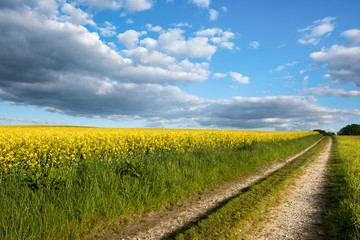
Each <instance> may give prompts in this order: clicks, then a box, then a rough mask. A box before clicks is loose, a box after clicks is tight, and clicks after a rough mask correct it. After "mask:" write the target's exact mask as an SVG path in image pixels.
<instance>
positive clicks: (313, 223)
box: [250, 139, 332, 240]
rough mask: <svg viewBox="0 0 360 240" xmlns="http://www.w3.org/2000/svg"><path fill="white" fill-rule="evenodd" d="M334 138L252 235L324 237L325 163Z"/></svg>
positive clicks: (293, 237) (262, 237)
mask: <svg viewBox="0 0 360 240" xmlns="http://www.w3.org/2000/svg"><path fill="white" fill-rule="evenodd" d="M331 144H332V140H331V139H330V140H329V143H328V144H327V145H326V147H325V149H324V150H323V151H322V152H321V154H320V155H319V157H318V158H317V159H316V160H315V161H314V162H312V163H311V164H310V165H309V166H307V167H306V168H305V169H304V174H303V175H301V177H300V178H299V179H297V180H296V182H295V185H294V186H293V187H292V189H290V190H289V191H287V192H286V193H285V194H286V195H285V198H284V199H285V200H284V201H283V202H282V204H280V205H279V206H278V207H276V208H273V209H271V210H270V212H269V214H268V215H267V216H266V217H265V218H266V219H267V220H266V222H267V223H266V224H263V225H262V231H260V232H259V233H258V234H254V236H252V237H251V238H250V239H267V240H271V239H277V240H281V239H302V240H304V239H312V240H314V239H321V238H322V234H321V222H322V218H323V215H324V211H325V204H326V198H325V195H324V193H325V187H326V167H327V162H328V159H329V156H330V149H331Z"/></svg>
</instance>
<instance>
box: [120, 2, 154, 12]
mask: <svg viewBox="0 0 360 240" xmlns="http://www.w3.org/2000/svg"><path fill="white" fill-rule="evenodd" d="M153 4H154V2H153V1H152V0H126V3H125V9H126V10H128V11H129V12H140V11H144V10H148V9H150V8H152V6H153Z"/></svg>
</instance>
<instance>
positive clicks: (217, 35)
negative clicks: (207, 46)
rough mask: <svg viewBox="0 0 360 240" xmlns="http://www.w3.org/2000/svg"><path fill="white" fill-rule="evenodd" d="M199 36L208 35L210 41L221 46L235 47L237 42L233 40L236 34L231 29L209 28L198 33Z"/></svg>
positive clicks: (226, 47)
mask: <svg viewBox="0 0 360 240" xmlns="http://www.w3.org/2000/svg"><path fill="white" fill-rule="evenodd" d="M196 35H197V36H201V37H208V38H210V41H211V42H212V43H214V44H216V45H217V46H219V47H222V48H225V49H233V47H234V46H235V44H234V43H233V42H231V40H233V39H234V38H235V34H234V33H233V32H230V31H223V30H222V29H220V28H207V29H204V30H201V31H198V32H197V33H196Z"/></svg>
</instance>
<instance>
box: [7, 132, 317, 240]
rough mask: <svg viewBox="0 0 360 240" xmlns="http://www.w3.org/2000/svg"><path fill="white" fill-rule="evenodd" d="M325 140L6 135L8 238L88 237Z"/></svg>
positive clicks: (234, 135) (299, 135)
mask: <svg viewBox="0 0 360 240" xmlns="http://www.w3.org/2000/svg"><path fill="white" fill-rule="evenodd" d="M320 138H321V136H320V135H319V134H317V133H314V132H262V131H230V130H170V129H100V128H83V127H81V128H80V127H45V126H44V127H42V126H36V127H30V126H21V127H10V126H9V127H6V126H5V127H1V128H0V216H2V217H1V218H0V238H1V239H59V236H61V237H62V238H64V239H69V238H70V239H74V238H79V237H80V238H82V237H84V236H86V235H88V234H91V233H92V231H94V229H96V228H106V227H109V226H111V223H112V222H115V221H117V220H118V219H119V218H122V219H123V220H124V221H125V222H126V221H129V219H131V217H132V216H133V215H134V214H142V213H145V212H149V211H151V210H160V209H162V208H164V207H166V208H169V207H171V206H174V205H175V204H177V203H178V202H179V201H181V200H182V199H184V198H187V197H189V196H192V195H197V194H201V193H202V192H203V191H205V190H207V189H209V188H212V187H215V186H217V185H219V184H221V183H224V182H227V181H232V180H234V179H236V178H238V177H240V176H245V175H247V174H249V173H251V172H254V171H255V170H256V169H258V168H259V167H260V166H263V165H265V164H268V163H270V162H273V161H276V160H279V159H281V158H285V157H287V156H289V155H292V154H294V153H297V152H299V151H300V150H302V149H304V148H306V147H307V146H309V145H310V144H312V143H314V142H315V141H316V140H318V139H320ZM118 231H121V229H120V230H118ZM61 237H60V238H61Z"/></svg>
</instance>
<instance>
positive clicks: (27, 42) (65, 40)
mask: <svg viewBox="0 0 360 240" xmlns="http://www.w3.org/2000/svg"><path fill="white" fill-rule="evenodd" d="M0 30H1V33H2V34H1V35H0V43H1V46H2V47H1V48H0V55H1V58H0V66H1V67H0V76H1V78H0V80H1V81H0V88H2V87H8V88H7V90H6V91H10V90H11V89H12V86H15V85H16V84H17V83H39V82H42V83H44V84H45V85H46V84H48V82H56V81H58V80H59V78H60V77H61V76H63V75H64V73H67V74H69V73H71V74H80V73H81V74H82V75H84V76H89V77H106V78H109V79H112V80H114V81H118V82H134V83H145V82H148V83H174V82H197V81H203V80H205V79H206V78H207V76H208V74H209V72H208V65H206V64H200V63H199V64H198V65H196V64H195V65H193V67H194V69H191V68H184V67H183V65H184V64H183V63H182V62H179V63H172V64H171V69H176V67H175V66H174V65H176V64H180V65H179V67H178V68H177V69H186V71H187V72H183V71H182V70H170V68H168V67H163V68H161V67H157V66H149V65H141V64H135V63H134V61H133V60H132V59H130V58H125V57H123V56H121V55H120V54H119V53H118V52H116V51H114V50H113V49H112V48H110V47H108V46H107V45H106V44H105V43H104V42H102V41H101V40H100V38H99V35H98V34H97V33H93V32H89V31H88V30H87V29H86V28H85V27H83V26H79V25H74V24H72V23H69V22H58V21H56V20H51V19H48V18H45V17H44V16H43V15H41V14H39V13H37V12H36V10H33V9H28V8H24V9H22V10H21V11H19V10H9V9H6V10H0ZM134 35H135V37H134V38H133V40H132V41H129V43H128V46H129V47H134V46H135V47H136V45H137V41H138V39H137V36H138V35H139V33H137V32H135V34H134ZM120 36H121V35H120ZM120 39H121V37H120ZM127 40H129V39H127ZM124 42H125V43H126V41H125V40H124ZM149 42H150V41H147V43H149ZM162 56H163V57H165V60H166V61H168V59H169V58H168V57H167V56H165V55H162ZM140 62H141V61H140ZM3 90H4V89H3Z"/></svg>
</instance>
